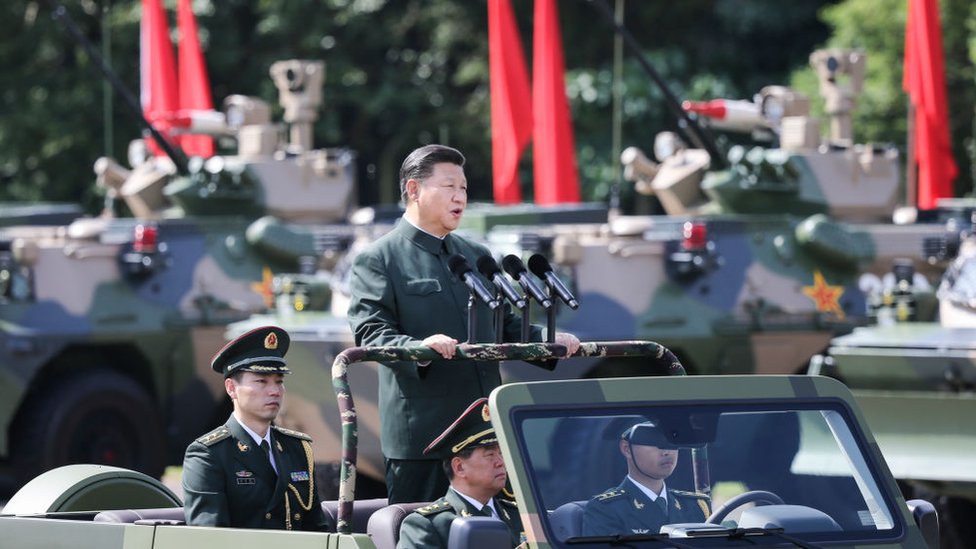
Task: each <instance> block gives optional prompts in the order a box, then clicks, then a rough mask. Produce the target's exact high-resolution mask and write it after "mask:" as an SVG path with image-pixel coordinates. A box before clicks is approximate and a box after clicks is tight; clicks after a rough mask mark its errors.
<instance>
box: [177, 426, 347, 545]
mask: <svg viewBox="0 0 976 549" xmlns="http://www.w3.org/2000/svg"><path fill="white" fill-rule="evenodd" d="M271 429H272V434H271V440H272V444H271V446H272V449H271V451H272V452H273V453H274V456H275V463H276V464H277V466H278V474H277V475H276V474H275V471H274V469H273V468H272V467H271V462H270V461H269V460H268V457H267V456H266V455H265V454H264V450H262V448H261V447H260V446H258V445H257V444H255V443H254V439H253V438H252V437H251V435H249V434H248V433H247V431H245V430H244V428H243V427H241V425H240V423H238V422H237V420H236V419H235V418H234V416H233V415H231V417H230V419H228V420H227V423H225V424H224V425H222V426H220V427H218V428H216V429H214V430H213V431H211V432H209V433H207V434H206V435H204V436H202V437H200V438H198V439H196V440H195V441H193V442H192V443H190V445H189V446H188V447H187V449H186V454H185V456H184V458H183V500H184V504H183V506H184V510H185V511H186V523H187V524H189V525H192V526H230V527H234V528H272V529H294V530H321V531H330V530H331V531H335V525H333V524H331V521H330V520H327V519H326V516H325V513H324V512H323V511H322V504H321V502H320V501H319V498H318V496H317V495H316V494H315V487H314V473H315V471H314V470H313V463H312V461H311V456H312V453H311V439H310V438H309V437H308V435H306V434H304V433H299V432H298V431H291V430H288V429H283V428H281V427H278V426H276V425H272V427H271Z"/></svg>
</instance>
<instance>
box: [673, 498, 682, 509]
mask: <svg viewBox="0 0 976 549" xmlns="http://www.w3.org/2000/svg"><path fill="white" fill-rule="evenodd" d="M674 508H675V509H677V510H679V511H680V510H681V502H680V501H678V498H674Z"/></svg>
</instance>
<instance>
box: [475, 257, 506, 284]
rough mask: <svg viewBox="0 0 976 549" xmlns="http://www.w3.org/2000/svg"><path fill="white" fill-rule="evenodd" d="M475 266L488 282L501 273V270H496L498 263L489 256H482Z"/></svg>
mask: <svg viewBox="0 0 976 549" xmlns="http://www.w3.org/2000/svg"><path fill="white" fill-rule="evenodd" d="M477 265H478V272H480V273H481V274H483V275H485V278H487V279H489V280H490V279H491V277H493V276H495V275H496V274H498V273H500V272H502V271H501V269H499V268H498V263H497V262H496V261H495V258H493V257H491V256H490V255H483V256H481V257H479V258H478V261H477Z"/></svg>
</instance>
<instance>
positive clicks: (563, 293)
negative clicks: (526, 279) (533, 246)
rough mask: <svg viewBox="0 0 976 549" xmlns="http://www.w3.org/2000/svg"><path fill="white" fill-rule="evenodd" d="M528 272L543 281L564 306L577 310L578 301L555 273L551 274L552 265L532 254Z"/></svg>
mask: <svg viewBox="0 0 976 549" xmlns="http://www.w3.org/2000/svg"><path fill="white" fill-rule="evenodd" d="M529 270H530V271H532V273H533V274H535V276H537V277H539V278H541V279H542V280H545V281H546V285H547V286H549V288H550V289H551V290H552V291H553V293H555V294H556V295H558V296H559V299H561V300H563V301H564V302H566V305H569V308H570V309H574V310H575V309H578V308H579V301H576V298H575V297H573V293H572V292H570V291H569V288H567V287H566V285H565V284H563V281H562V280H559V277H558V276H556V273H554V272H552V265H550V264H549V262H548V261H547V260H546V258H544V257H542V256H541V255H539V254H533V255H532V257H530V258H529Z"/></svg>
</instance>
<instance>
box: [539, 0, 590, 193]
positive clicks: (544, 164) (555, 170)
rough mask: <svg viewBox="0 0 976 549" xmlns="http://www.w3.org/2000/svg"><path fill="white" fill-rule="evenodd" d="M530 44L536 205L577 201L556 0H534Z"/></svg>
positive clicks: (571, 128)
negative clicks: (533, 21) (532, 29)
mask: <svg viewBox="0 0 976 549" xmlns="http://www.w3.org/2000/svg"><path fill="white" fill-rule="evenodd" d="M532 49H533V52H532V56H533V59H534V62H533V67H532V112H533V114H534V120H535V135H534V138H533V142H534V145H533V147H534V151H535V201H536V203H537V204H556V203H560V202H579V199H580V193H579V175H578V174H577V172H576V150H575V145H574V143H573V126H572V124H571V123H570V122H571V121H570V116H569V102H568V101H567V100H566V82H565V77H564V75H563V73H564V72H565V68H564V65H565V62H564V61H563V45H562V38H561V37H560V33H559V18H558V14H557V13H556V2H555V0H535V36H534V37H533V48H532Z"/></svg>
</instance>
